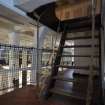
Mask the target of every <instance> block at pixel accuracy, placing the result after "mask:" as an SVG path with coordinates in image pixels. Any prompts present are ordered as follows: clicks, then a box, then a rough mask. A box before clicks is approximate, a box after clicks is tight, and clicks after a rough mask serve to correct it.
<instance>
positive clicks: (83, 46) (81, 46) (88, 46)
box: [62, 45, 99, 48]
mask: <svg viewBox="0 0 105 105" xmlns="http://www.w3.org/2000/svg"><path fill="white" fill-rule="evenodd" d="M62 47H63V48H90V47H92V46H91V45H71V46H68V45H65V46H62ZM94 47H99V45H95V46H94Z"/></svg>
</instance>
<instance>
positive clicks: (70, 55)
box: [61, 55, 99, 57]
mask: <svg viewBox="0 0 105 105" xmlns="http://www.w3.org/2000/svg"><path fill="white" fill-rule="evenodd" d="M61 56H62V57H91V55H61ZM94 57H99V56H98V55H96V56H94Z"/></svg>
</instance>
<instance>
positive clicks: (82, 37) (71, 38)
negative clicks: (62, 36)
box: [66, 36, 99, 40]
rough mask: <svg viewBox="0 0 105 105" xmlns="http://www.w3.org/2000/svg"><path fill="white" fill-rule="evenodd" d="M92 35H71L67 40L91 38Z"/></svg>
mask: <svg viewBox="0 0 105 105" xmlns="http://www.w3.org/2000/svg"><path fill="white" fill-rule="evenodd" d="M91 38H92V37H91V36H85V37H84V36H78V37H69V38H66V40H82V39H91ZM95 38H99V36H95Z"/></svg>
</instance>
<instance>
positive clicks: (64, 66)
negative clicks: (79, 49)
mask: <svg viewBox="0 0 105 105" xmlns="http://www.w3.org/2000/svg"><path fill="white" fill-rule="evenodd" d="M56 67H62V68H69V69H84V70H89V68H90V67H89V66H68V65H56ZM93 69H96V70H97V69H99V68H98V67H94V66H93Z"/></svg>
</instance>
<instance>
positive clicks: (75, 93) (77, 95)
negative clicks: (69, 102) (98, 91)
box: [49, 88, 86, 100]
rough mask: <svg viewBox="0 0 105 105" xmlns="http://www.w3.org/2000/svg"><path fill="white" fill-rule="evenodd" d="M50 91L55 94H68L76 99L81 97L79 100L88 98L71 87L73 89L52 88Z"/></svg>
mask: <svg viewBox="0 0 105 105" xmlns="http://www.w3.org/2000/svg"><path fill="white" fill-rule="evenodd" d="M49 91H50V92H51V93H54V94H58V95H63V96H67V97H70V98H75V99H79V100H85V99H86V96H85V95H82V94H80V93H77V92H75V91H72V89H71V91H66V90H64V89H60V88H52V89H51V90H49Z"/></svg>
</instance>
